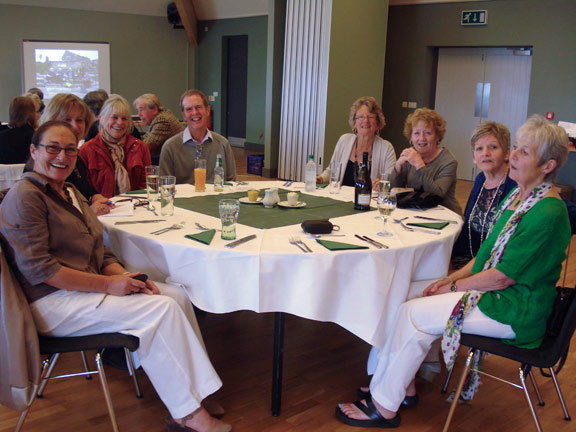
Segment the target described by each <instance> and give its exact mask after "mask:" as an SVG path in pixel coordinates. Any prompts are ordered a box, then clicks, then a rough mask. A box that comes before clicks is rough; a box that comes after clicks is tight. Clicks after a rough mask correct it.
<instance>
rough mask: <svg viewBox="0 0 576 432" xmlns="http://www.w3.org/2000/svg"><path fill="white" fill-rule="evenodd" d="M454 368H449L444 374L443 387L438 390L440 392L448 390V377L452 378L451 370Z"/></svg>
mask: <svg viewBox="0 0 576 432" xmlns="http://www.w3.org/2000/svg"><path fill="white" fill-rule="evenodd" d="M453 370H454V368H452V369H450V370H449V371H448V373H447V374H446V379H445V380H444V387H442V390H440V392H441V393H446V392H447V391H448V385H449V384H450V378H452V371H453Z"/></svg>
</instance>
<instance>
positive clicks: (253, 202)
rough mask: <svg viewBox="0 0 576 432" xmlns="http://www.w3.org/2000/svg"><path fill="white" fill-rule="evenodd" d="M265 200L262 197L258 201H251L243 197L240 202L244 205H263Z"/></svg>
mask: <svg viewBox="0 0 576 432" xmlns="http://www.w3.org/2000/svg"><path fill="white" fill-rule="evenodd" d="M263 199H264V198H262V197H258V200H256V201H250V200H249V199H248V197H242V198H239V199H238V201H240V202H241V203H242V204H262V200H263Z"/></svg>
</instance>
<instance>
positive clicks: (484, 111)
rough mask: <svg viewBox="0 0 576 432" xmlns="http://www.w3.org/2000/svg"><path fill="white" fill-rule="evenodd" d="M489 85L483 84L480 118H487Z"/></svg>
mask: <svg viewBox="0 0 576 432" xmlns="http://www.w3.org/2000/svg"><path fill="white" fill-rule="evenodd" d="M490 86H491V85H490V83H484V91H483V92H482V93H483V94H482V118H488V107H489V106H490Z"/></svg>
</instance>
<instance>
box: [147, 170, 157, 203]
mask: <svg viewBox="0 0 576 432" xmlns="http://www.w3.org/2000/svg"><path fill="white" fill-rule="evenodd" d="M159 172H160V167H158V165H148V166H147V167H146V195H147V197H148V201H149V202H150V206H151V207H154V202H156V201H157V200H158V192H159V177H158V174H159Z"/></svg>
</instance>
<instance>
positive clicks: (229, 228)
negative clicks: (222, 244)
mask: <svg viewBox="0 0 576 432" xmlns="http://www.w3.org/2000/svg"><path fill="white" fill-rule="evenodd" d="M218 211H219V212H220V220H221V221H222V234H221V236H220V238H221V239H222V240H236V222H237V221H238V213H239V212H240V201H238V200H236V199H223V200H220V202H219V203H218Z"/></svg>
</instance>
